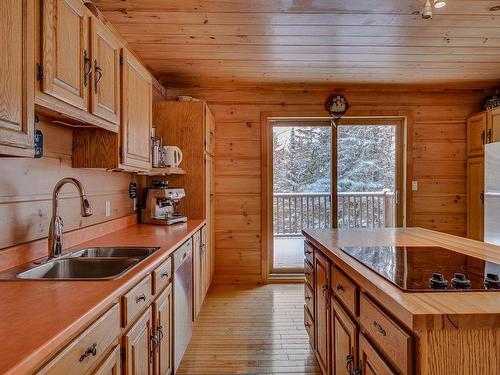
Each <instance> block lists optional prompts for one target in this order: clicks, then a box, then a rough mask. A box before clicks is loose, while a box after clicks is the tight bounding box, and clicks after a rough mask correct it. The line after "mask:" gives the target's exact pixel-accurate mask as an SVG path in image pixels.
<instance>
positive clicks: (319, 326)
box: [314, 251, 330, 374]
mask: <svg viewBox="0 0 500 375" xmlns="http://www.w3.org/2000/svg"><path fill="white" fill-rule="evenodd" d="M314 273H315V276H316V277H315V290H316V299H315V306H314V309H315V312H314V314H315V318H314V322H315V325H316V329H315V332H316V351H317V355H318V362H319V364H320V366H321V368H322V370H323V373H327V374H328V373H329V354H330V331H329V330H330V324H329V321H330V262H329V261H328V259H327V258H325V257H324V256H323V255H322V254H321V253H319V252H317V251H316V252H315V257H314Z"/></svg>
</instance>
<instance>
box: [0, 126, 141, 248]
mask: <svg viewBox="0 0 500 375" xmlns="http://www.w3.org/2000/svg"><path fill="white" fill-rule="evenodd" d="M38 128H39V129H41V130H42V132H43V135H44V147H45V150H44V157H43V158H41V159H28V158H1V159H0V249H2V248H5V247H9V246H12V245H16V244H21V243H25V242H28V241H32V240H36V239H39V238H43V237H46V236H47V233H48V227H49V222H50V217H51V214H52V190H53V188H54V185H55V184H56V182H57V181H59V180H60V179H61V178H63V177H75V178H77V179H79V180H80V181H81V182H82V183H83V185H84V187H85V189H86V192H87V197H88V199H89V201H90V204H91V206H92V210H93V215H92V216H90V217H88V218H81V217H80V206H79V198H78V194H77V192H76V189H75V187H73V186H72V185H67V186H65V187H64V188H63V190H62V191H61V195H60V197H61V199H60V206H59V208H60V214H61V217H62V218H63V221H64V229H65V231H68V230H72V229H77V228H80V227H85V226H88V225H92V224H97V223H101V222H104V221H107V220H111V219H116V218H119V217H123V216H127V215H130V214H132V213H133V207H132V200H131V199H130V198H129V197H128V187H129V183H130V182H131V181H132V179H133V177H132V175H131V174H128V173H117V172H116V173H115V172H104V171H98V170H86V169H73V168H71V153H72V130H71V129H68V128H63V127H59V126H54V125H50V124H47V123H45V122H41V123H40V124H39V126H38ZM106 201H109V202H111V216H109V217H105V202H106Z"/></svg>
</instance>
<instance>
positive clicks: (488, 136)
mask: <svg viewBox="0 0 500 375" xmlns="http://www.w3.org/2000/svg"><path fill="white" fill-rule="evenodd" d="M492 135H493V133H492V131H491V129H488V133H487V134H486V139H487V143H491V140H492Z"/></svg>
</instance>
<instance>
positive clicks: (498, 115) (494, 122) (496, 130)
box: [486, 107, 500, 143]
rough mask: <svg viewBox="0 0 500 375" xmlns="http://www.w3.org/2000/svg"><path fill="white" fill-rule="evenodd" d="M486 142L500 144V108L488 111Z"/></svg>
mask: <svg viewBox="0 0 500 375" xmlns="http://www.w3.org/2000/svg"><path fill="white" fill-rule="evenodd" d="M486 142H487V143H492V142H500V107H498V108H495V109H492V110H491V111H488V126H487V130H486Z"/></svg>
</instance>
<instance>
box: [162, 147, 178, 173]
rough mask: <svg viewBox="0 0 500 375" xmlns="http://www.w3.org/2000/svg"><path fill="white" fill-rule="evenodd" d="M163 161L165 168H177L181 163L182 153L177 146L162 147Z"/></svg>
mask: <svg viewBox="0 0 500 375" xmlns="http://www.w3.org/2000/svg"><path fill="white" fill-rule="evenodd" d="M163 150H164V156H163V161H164V164H165V166H166V167H171V168H177V167H178V166H179V164H180V163H181V162H182V151H181V149H180V148H179V147H177V146H163Z"/></svg>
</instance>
